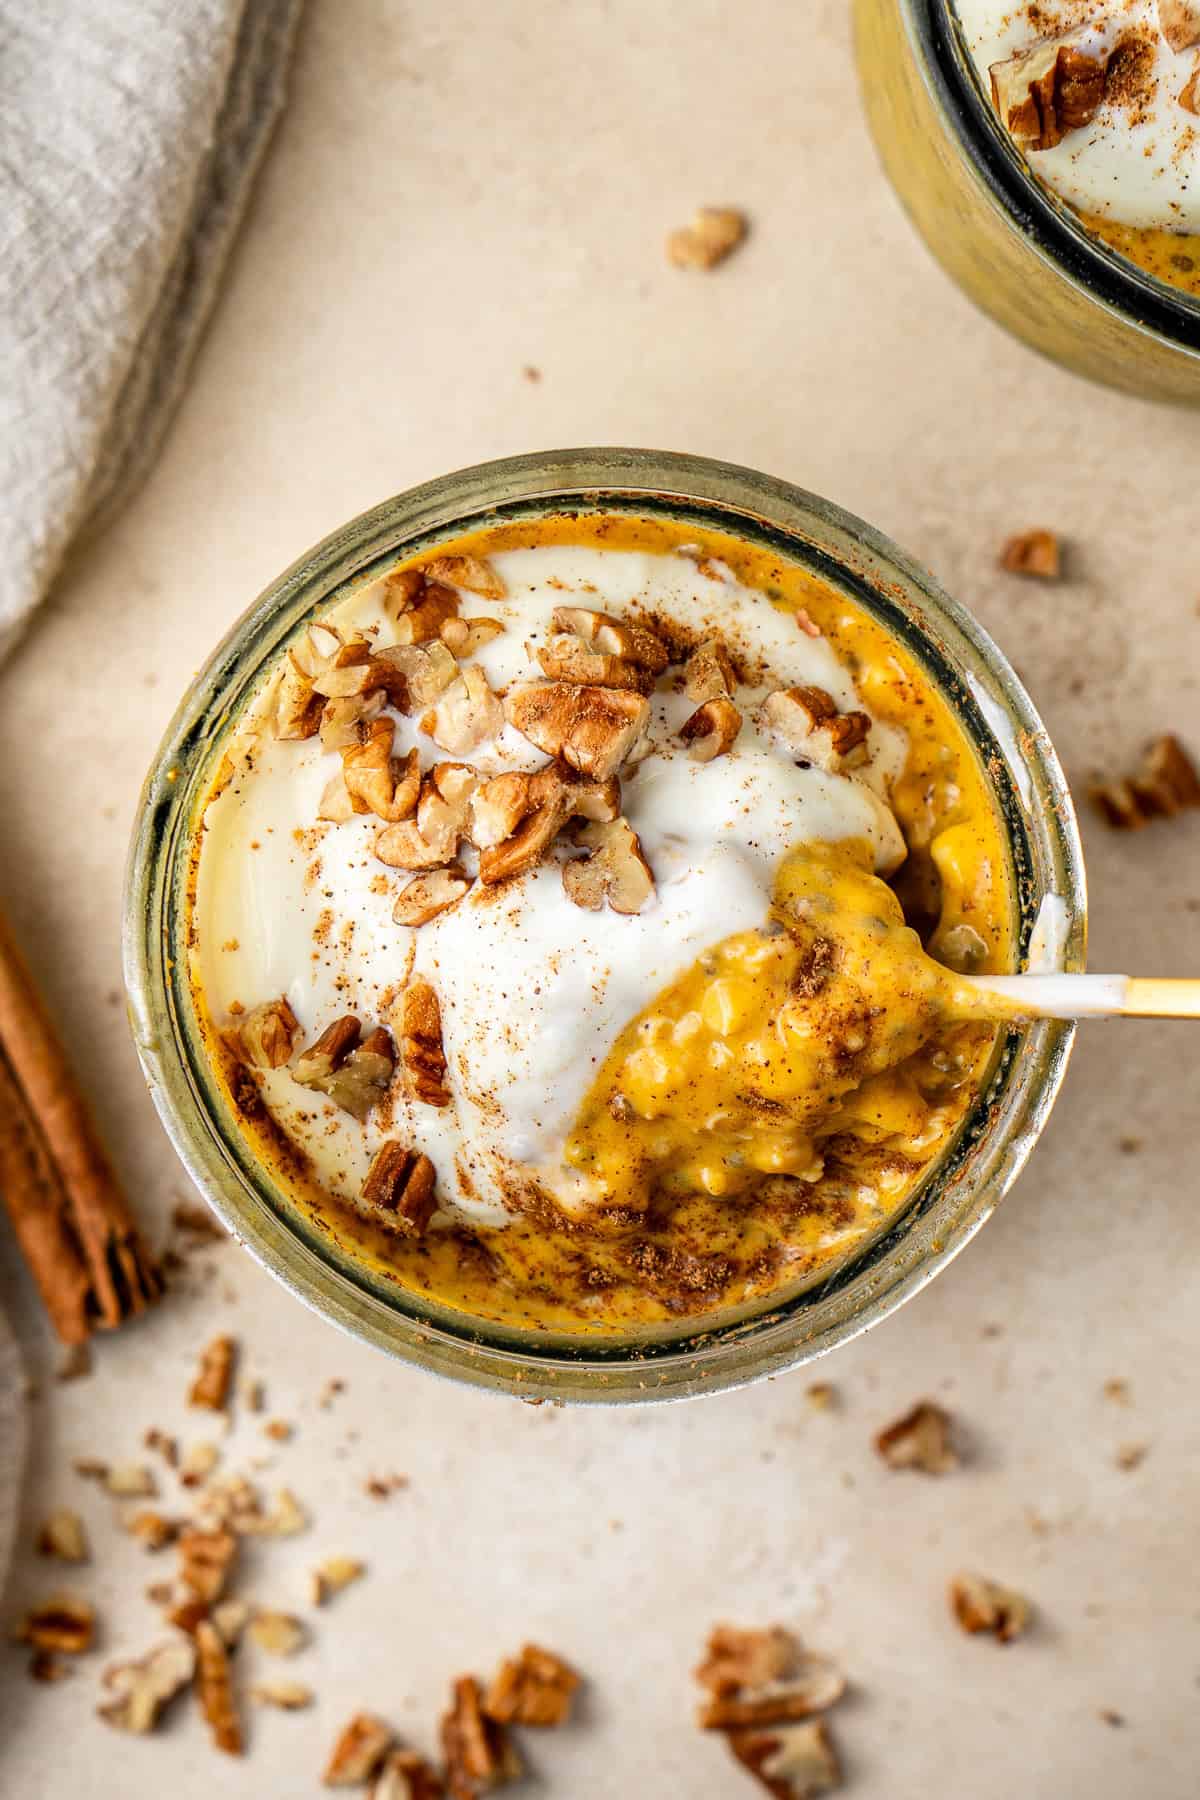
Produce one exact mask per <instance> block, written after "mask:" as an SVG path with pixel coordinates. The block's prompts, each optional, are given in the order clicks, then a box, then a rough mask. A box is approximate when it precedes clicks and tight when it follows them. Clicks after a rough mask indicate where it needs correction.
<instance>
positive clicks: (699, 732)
mask: <svg viewBox="0 0 1200 1800" xmlns="http://www.w3.org/2000/svg"><path fill="white" fill-rule="evenodd" d="M741 729H742V715H741V713H740V712H739V711H738V709H737V707H736V706H735V705H734V704H733V701H732V700H722V699H716V700H705V701H704V703H703V705H701V706H698V707H697V708H696V710H695V712H694V713H692V714H691V716H690V717H689V718H687V719H685V720H684V722H683V724H682V725H681V726H680V728H679V735H680V737H681V738H682V739H683V742H684V743H685V744H686V745H687V747H688V754H689V755H690V756H691V757H692V760H693V761H694V762H713V761H715V760H716V758H717V757H718V756H724V755H725V754H726V753H727V752H728V751H730V750H732V748H733V745H734V741H735V739H736V738H737V734H738V732H739V731H740V730H741Z"/></svg>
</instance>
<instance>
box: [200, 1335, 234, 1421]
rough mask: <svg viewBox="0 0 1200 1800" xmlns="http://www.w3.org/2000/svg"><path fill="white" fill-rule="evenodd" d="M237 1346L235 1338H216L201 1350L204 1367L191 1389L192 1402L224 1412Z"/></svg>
mask: <svg viewBox="0 0 1200 1800" xmlns="http://www.w3.org/2000/svg"><path fill="white" fill-rule="evenodd" d="M236 1354H237V1346H236V1344H235V1343H234V1341H233V1339H232V1338H231V1337H215V1338H213V1340H212V1342H211V1343H209V1344H206V1345H205V1346H204V1349H203V1350H202V1351H201V1352H200V1368H199V1371H198V1372H197V1375H196V1379H195V1381H193V1383H192V1385H191V1388H190V1389H189V1390H188V1404H189V1405H190V1406H202V1407H204V1408H206V1409H207V1410H208V1411H209V1412H224V1411H225V1408H226V1407H227V1406H228V1404H229V1389H230V1386H231V1385H232V1382H233V1365H234V1359H235V1356H236Z"/></svg>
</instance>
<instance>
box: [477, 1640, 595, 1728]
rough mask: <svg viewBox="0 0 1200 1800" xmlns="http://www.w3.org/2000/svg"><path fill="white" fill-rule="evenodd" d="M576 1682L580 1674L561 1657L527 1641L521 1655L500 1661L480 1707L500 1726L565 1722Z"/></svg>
mask: <svg viewBox="0 0 1200 1800" xmlns="http://www.w3.org/2000/svg"><path fill="white" fill-rule="evenodd" d="M579 1684H580V1678H579V1676H578V1675H577V1674H576V1673H575V1671H574V1669H573V1668H572V1667H571V1666H570V1664H569V1663H566V1662H564V1661H563V1659H562V1657H561V1656H556V1655H555V1654H554V1652H553V1651H552V1650H543V1649H541V1648H540V1646H539V1645H537V1644H526V1645H525V1646H524V1647H523V1648H522V1650H521V1654H520V1656H517V1657H508V1658H507V1659H506V1660H505V1661H504V1662H503V1663H501V1665H500V1668H499V1669H498V1671H497V1672H496V1674H495V1675H494V1676H493V1678H492V1683H491V1686H490V1687H489V1688H488V1690H487V1696H486V1698H485V1699H484V1702H483V1710H484V1712H485V1713H486V1714H487V1716H488V1718H489V1719H495V1720H496V1721H497V1722H498V1723H499V1724H501V1725H536V1726H551V1725H564V1724H565V1723H566V1721H567V1719H568V1718H569V1717H570V1715H571V1703H572V1701H573V1699H574V1696H575V1690H576V1689H577V1688H578V1687H579Z"/></svg>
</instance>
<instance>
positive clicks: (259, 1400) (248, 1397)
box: [242, 1380, 266, 1413]
mask: <svg viewBox="0 0 1200 1800" xmlns="http://www.w3.org/2000/svg"><path fill="white" fill-rule="evenodd" d="M265 1404H266V1393H265V1391H264V1388H263V1384H262V1382H261V1381H250V1380H247V1381H243V1383H242V1405H243V1406H244V1407H245V1409H246V1411H247V1412H252V1413H260V1412H261V1411H262V1409H263V1407H264V1406H265Z"/></svg>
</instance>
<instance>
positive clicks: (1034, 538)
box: [1000, 530, 1062, 581]
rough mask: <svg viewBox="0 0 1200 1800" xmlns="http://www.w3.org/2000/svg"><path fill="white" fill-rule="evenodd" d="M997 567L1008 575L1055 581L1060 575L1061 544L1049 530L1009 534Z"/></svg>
mask: <svg viewBox="0 0 1200 1800" xmlns="http://www.w3.org/2000/svg"><path fill="white" fill-rule="evenodd" d="M1000 567H1001V568H1002V569H1006V570H1007V571H1008V573H1009V574H1010V575H1030V576H1033V577H1034V578H1035V579H1036V580H1038V581H1058V580H1059V579H1060V577H1061V576H1062V545H1061V543H1060V542H1059V540H1058V538H1057V537H1056V536H1055V534H1054V532H1052V531H1045V530H1036V531H1022V532H1019V533H1018V534H1017V536H1016V537H1010V538H1009V539H1008V541H1007V543H1006V544H1005V546H1004V548H1003V550H1001V552H1000Z"/></svg>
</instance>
